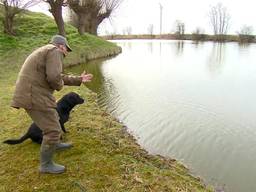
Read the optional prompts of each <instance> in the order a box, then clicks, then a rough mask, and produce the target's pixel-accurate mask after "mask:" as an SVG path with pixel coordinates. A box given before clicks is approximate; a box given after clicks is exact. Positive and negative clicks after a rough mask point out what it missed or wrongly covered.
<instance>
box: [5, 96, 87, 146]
mask: <svg viewBox="0 0 256 192" xmlns="http://www.w3.org/2000/svg"><path fill="white" fill-rule="evenodd" d="M82 103H84V99H82V98H81V97H80V96H79V95H78V94H77V93H74V92H71V93H68V94H66V95H64V96H63V97H62V98H61V99H60V100H59V101H58V103H57V111H58V114H59V117H60V125H61V129H62V130H63V131H64V132H65V133H66V129H65V127H64V123H66V122H67V121H68V119H69V114H70V111H71V110H72V109H73V108H74V107H75V106H76V105H78V104H82ZM28 138H30V139H31V140H32V141H34V142H36V143H38V144H41V143H42V139H43V134H42V131H41V129H40V128H39V127H38V126H37V125H36V124H35V123H32V124H31V125H30V127H29V129H28V131H27V133H26V134H25V135H24V136H22V137H21V138H20V139H16V140H15V139H13V140H12V139H9V140H6V141H4V143H7V144H10V145H14V144H19V143H22V142H23V141H25V140H26V139H28Z"/></svg>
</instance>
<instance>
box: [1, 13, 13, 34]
mask: <svg viewBox="0 0 256 192" xmlns="http://www.w3.org/2000/svg"><path fill="white" fill-rule="evenodd" d="M13 22H14V15H9V14H6V15H5V18H4V20H3V24H4V33H6V34H8V35H13V36H14V35H16V34H15V32H14V30H13Z"/></svg>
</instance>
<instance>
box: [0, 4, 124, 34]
mask: <svg viewBox="0 0 256 192" xmlns="http://www.w3.org/2000/svg"><path fill="white" fill-rule="evenodd" d="M42 2H45V3H47V4H48V5H49V12H50V13H51V14H52V16H53V18H54V20H55V23H56V25H57V27H58V31H59V34H60V35H63V36H66V32H65V25H64V20H63V16H62V10H63V7H68V8H69V13H70V20H71V24H73V25H74V26H75V27H76V28H77V29H78V32H79V34H81V35H83V34H84V33H85V32H87V33H91V34H94V35H97V29H98V26H99V25H100V24H101V23H102V21H103V20H104V19H106V18H110V17H111V15H112V13H113V12H114V11H115V10H116V9H117V8H118V6H119V5H120V4H121V2H122V0H0V4H1V5H2V6H3V12H4V13H3V16H4V19H3V26H4V33H6V34H9V35H16V33H15V31H14V19H15V17H16V16H18V15H19V14H21V13H22V12H24V11H25V10H26V9H28V8H29V7H32V6H34V5H36V4H39V3H42Z"/></svg>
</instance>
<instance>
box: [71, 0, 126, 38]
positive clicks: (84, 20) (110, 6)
mask: <svg viewBox="0 0 256 192" xmlns="http://www.w3.org/2000/svg"><path fill="white" fill-rule="evenodd" d="M121 1H122V0H68V4H69V7H70V9H71V10H72V11H73V13H75V17H74V15H72V17H71V19H72V21H71V22H72V23H73V24H74V26H76V27H77V28H78V32H79V33H80V34H81V35H82V34H84V33H85V32H88V33H91V34H94V35H97V29H98V26H99V25H100V24H101V22H102V21H103V20H104V19H106V18H110V16H111V15H112V14H113V11H115V10H116V9H117V8H118V6H119V5H120V3H121ZM71 14H72V12H71Z"/></svg>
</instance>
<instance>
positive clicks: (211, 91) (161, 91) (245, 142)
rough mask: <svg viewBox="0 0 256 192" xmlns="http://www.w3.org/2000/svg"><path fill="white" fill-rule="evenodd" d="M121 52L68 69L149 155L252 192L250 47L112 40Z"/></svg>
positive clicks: (254, 134)
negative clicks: (88, 77)
mask: <svg viewBox="0 0 256 192" xmlns="http://www.w3.org/2000/svg"><path fill="white" fill-rule="evenodd" d="M114 42H116V43H117V44H118V45H119V46H121V47H122V49H123V53H122V54H120V55H118V56H116V57H114V58H111V59H108V60H98V61H94V62H91V63H88V64H84V65H80V66H76V67H73V68H70V69H69V70H70V71H71V72H73V73H81V72H82V71H83V70H87V71H88V72H91V73H93V74H94V76H95V77H94V80H93V82H91V83H89V84H88V87H89V88H90V89H91V90H93V91H95V92H97V94H98V103H99V105H100V106H101V107H104V108H106V109H107V110H108V111H109V112H110V113H111V114H112V115H113V116H115V117H117V118H118V119H119V120H120V121H122V122H123V124H124V125H126V126H127V127H128V131H129V132H130V133H131V134H133V135H134V136H135V137H136V139H137V141H138V143H139V144H140V145H141V146H142V147H143V148H145V149H146V150H147V151H149V152H150V153H152V154H160V155H163V156H166V157H171V158H175V159H177V160H179V161H181V162H182V163H184V164H185V165H186V166H188V167H189V169H190V170H191V172H192V173H193V174H194V175H196V176H200V177H201V178H202V179H203V180H204V181H205V182H206V183H208V184H211V185H214V186H218V187H220V188H223V189H224V190H225V191H232V192H252V191H256V182H255V178H256V163H255V162H256V118H255V114H256V106H255V102H256V57H255V53H256V45H255V44H251V45H239V44H238V43H213V42H205V43H195V42H192V41H171V40H170V41H169V40H129V41H124V40H123V41H114Z"/></svg>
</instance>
